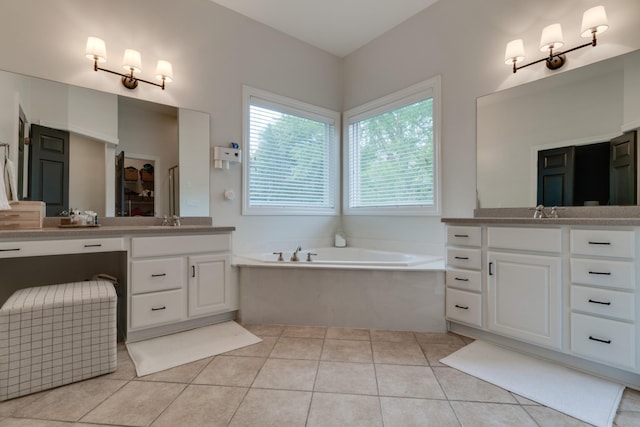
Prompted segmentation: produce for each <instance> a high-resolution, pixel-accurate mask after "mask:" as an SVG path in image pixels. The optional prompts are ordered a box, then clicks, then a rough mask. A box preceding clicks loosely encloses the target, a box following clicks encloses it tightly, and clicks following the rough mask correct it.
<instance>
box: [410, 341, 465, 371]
mask: <svg viewBox="0 0 640 427" xmlns="http://www.w3.org/2000/svg"><path fill="white" fill-rule="evenodd" d="M420 347H421V348H422V352H423V353H424V354H425V356H427V360H428V361H429V365H431V366H446V365H444V364H442V363H440V359H442V358H444V357H447V356H448V355H450V354H451V353H455V352H456V351H458V350H460V349H461V348H462V347H464V344H433V343H427V342H421V343H420Z"/></svg>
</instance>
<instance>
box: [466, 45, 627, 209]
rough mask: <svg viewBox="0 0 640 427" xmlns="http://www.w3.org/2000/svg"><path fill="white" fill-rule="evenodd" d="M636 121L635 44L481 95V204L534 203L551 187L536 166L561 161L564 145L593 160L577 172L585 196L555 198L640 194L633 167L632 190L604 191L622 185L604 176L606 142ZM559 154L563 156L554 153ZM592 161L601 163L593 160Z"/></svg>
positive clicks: (583, 201)
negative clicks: (599, 190) (598, 190)
mask: <svg viewBox="0 0 640 427" xmlns="http://www.w3.org/2000/svg"><path fill="white" fill-rule="evenodd" d="M637 128H640V51H636V52H632V53H629V54H626V55H622V56H618V57H615V58H611V59H608V60H605V61H601V62H598V63H594V64H590V65H588V66H585V67H582V68H578V69H575V70H571V71H567V72H564V73H561V74H556V75H553V76H550V77H547V78H544V79H540V80H537V81H534V82H531V83H527V84H524V85H521V86H517V87H513V88H510V89H506V90H503V91H500V92H496V93H493V94H490V95H487V96H484V97H481V98H478V100H477V191H478V207H480V208H507V207H523V206H535V205H536V204H538V202H539V200H541V199H540V194H543V193H544V191H545V190H548V189H545V188H544V185H545V184H544V182H545V181H544V179H545V177H544V172H541V171H540V170H539V168H542V167H543V163H544V162H548V163H549V164H552V163H553V162H554V160H555V159H562V161H564V160H565V159H566V158H567V156H566V155H565V154H564V152H563V150H569V151H571V153H578V154H576V156H582V157H579V159H582V158H583V157H585V156H587V155H586V154H582V153H587V152H588V153H593V154H589V155H588V156H590V157H591V158H592V159H594V160H592V161H591V163H589V162H587V163H585V162H583V161H582V160H580V162H581V165H585V166H581V167H580V169H581V171H576V172H575V174H576V178H575V180H574V184H576V183H578V186H575V188H576V191H578V192H579V193H580V192H583V193H585V195H583V196H576V195H575V194H574V196H573V197H571V198H569V199H567V198H566V197H565V199H562V197H560V199H561V200H569V201H568V202H564V203H553V204H558V205H573V206H577V205H587V206H588V205H597V204H611V205H623V204H635V202H636V201H637V200H640V198H638V197H637V191H638V190H637V188H638V185H637V175H638V174H637V172H635V173H633V176H632V177H631V178H630V181H632V182H631V185H633V187H634V190H633V191H634V194H633V195H632V197H630V198H629V199H628V200H622V201H620V200H619V199H617V198H616V197H614V196H613V195H609V194H608V192H609V190H610V187H611V191H612V192H616V191H618V190H619V189H618V184H616V183H617V182H618V178H617V177H616V176H614V175H611V176H612V178H611V179H612V181H611V185H609V182H608V180H609V169H610V164H611V159H610V158H609V156H610V151H611V149H610V148H608V147H611V146H612V142H611V141H618V140H617V139H616V138H617V137H621V136H623V135H624V137H625V138H627V139H628V136H629V135H632V134H633V133H634V132H633V131H634V130H635V129H637ZM632 145H635V143H632ZM614 148H615V147H614ZM626 148H628V147H626ZM632 148H633V147H631V149H632ZM637 151H638V150H635V151H634V152H633V153H631V155H632V156H633V159H632V160H633V161H632V162H631V163H632V165H631V166H634V165H636V164H637ZM557 153H562V155H561V156H556V157H553V155H554V154H557ZM547 155H549V156H548V157H545V156H547ZM614 155H615V153H614ZM576 158H578V157H576ZM539 159H540V162H539ZM597 162H599V163H603V165H604V166H600V165H596V164H595V163H597ZM599 169H603V170H604V172H602V175H598V174H597V172H596V170H599ZM637 169H638V168H637V167H636V171H637ZM599 176H601V178H599ZM587 178H589V180H587ZM592 178H595V179H592ZM571 179H573V178H572V177H571V176H569V177H567V176H564V175H563V176H562V177H561V178H560V179H558V180H557V181H562V182H565V185H569V186H571V185H572V184H571V182H570V181H571ZM605 180H606V181H607V182H604V181H605ZM567 182H568V184H566V183H567ZM627 184H629V183H627ZM579 186H582V187H584V188H579ZM598 187H600V188H606V190H602V192H606V193H607V194H604V195H602V194H600V195H598V194H597V193H596V190H595V189H596V188H598ZM562 191H563V190H560V191H559V193H562ZM580 194H582V193H580ZM545 200H546V199H545ZM571 200H573V203H571ZM616 200H618V201H616ZM629 200H630V201H629Z"/></svg>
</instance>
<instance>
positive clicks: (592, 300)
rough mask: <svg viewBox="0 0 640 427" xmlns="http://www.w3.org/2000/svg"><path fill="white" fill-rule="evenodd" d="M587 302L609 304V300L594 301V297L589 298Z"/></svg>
mask: <svg viewBox="0 0 640 427" xmlns="http://www.w3.org/2000/svg"><path fill="white" fill-rule="evenodd" d="M589 302H590V303H592V304H602V305H611V303H610V302H604V301H596V300H594V299H591V298H589Z"/></svg>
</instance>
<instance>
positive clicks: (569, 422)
mask: <svg viewBox="0 0 640 427" xmlns="http://www.w3.org/2000/svg"><path fill="white" fill-rule="evenodd" d="M523 409H524V410H525V411H527V413H529V415H530V416H531V418H533V419H534V421H535V422H536V423H538V425H539V426H540V427H589V426H591V424H588V423H585V422H583V421H580V420H578V419H575V418H573V417H570V416H569V415H566V414H563V413H562V412H558V411H555V410H553V409H551V408H547V407H546V406H541V405H538V406H523Z"/></svg>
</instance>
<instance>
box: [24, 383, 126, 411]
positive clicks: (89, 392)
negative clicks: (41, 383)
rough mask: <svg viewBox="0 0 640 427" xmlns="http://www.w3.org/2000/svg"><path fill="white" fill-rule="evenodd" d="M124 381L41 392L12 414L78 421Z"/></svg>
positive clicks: (82, 384) (65, 387) (77, 385)
mask: <svg viewBox="0 0 640 427" xmlns="http://www.w3.org/2000/svg"><path fill="white" fill-rule="evenodd" d="M125 384H126V381H121V380H109V379H104V378H93V379H89V380H86V381H81V382H77V383H73V384H69V385H66V386H64V387H59V388H55V389H53V390H50V391H46V392H43V393H42V397H41V398H40V399H37V400H35V401H34V402H32V403H31V404H29V405H27V406H24V407H22V408H21V409H20V410H18V411H16V413H15V415H16V416H19V417H32V418H40V419H48V420H59V421H78V420H79V419H80V418H82V417H83V416H84V415H85V414H87V413H88V412H89V411H91V410H92V409H93V408H95V407H96V406H97V405H98V404H100V403H101V402H102V401H103V400H105V399H106V398H108V397H109V396H110V395H111V394H112V393H114V392H115V391H116V390H118V389H120V388H121V387H123V386H124V385H125Z"/></svg>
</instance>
